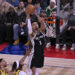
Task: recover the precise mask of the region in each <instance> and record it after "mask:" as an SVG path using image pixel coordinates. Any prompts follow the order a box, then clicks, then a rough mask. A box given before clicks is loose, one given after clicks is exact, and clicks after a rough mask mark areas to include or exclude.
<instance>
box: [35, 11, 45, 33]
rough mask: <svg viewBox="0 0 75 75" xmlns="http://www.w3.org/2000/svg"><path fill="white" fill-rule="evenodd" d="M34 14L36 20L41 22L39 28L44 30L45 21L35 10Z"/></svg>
mask: <svg viewBox="0 0 75 75" xmlns="http://www.w3.org/2000/svg"><path fill="white" fill-rule="evenodd" d="M34 14H35V15H36V17H37V18H38V21H39V22H40V23H41V26H40V30H41V31H42V32H43V31H44V30H45V23H44V21H43V18H41V17H40V16H39V15H38V14H37V13H36V12H35V13H34Z"/></svg>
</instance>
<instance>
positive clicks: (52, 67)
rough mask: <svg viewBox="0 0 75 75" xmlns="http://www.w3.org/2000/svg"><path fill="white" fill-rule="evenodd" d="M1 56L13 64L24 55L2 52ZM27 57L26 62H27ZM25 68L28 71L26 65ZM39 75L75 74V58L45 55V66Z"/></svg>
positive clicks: (9, 66)
mask: <svg viewBox="0 0 75 75" xmlns="http://www.w3.org/2000/svg"><path fill="white" fill-rule="evenodd" d="M0 58H4V59H5V60H6V61H7V63H8V64H12V63H13V62H14V61H15V60H20V58H22V56H18V55H5V54H0ZM27 59H28V58H27ZM27 59H26V60H25V62H24V63H25V64H27ZM8 68H9V69H11V65H8ZM23 70H24V71H25V72H26V71H27V66H26V65H25V66H24V68H23ZM39 75H75V59H63V58H50V57H49V58H47V57H45V63H44V67H43V68H41V69H40V71H39Z"/></svg>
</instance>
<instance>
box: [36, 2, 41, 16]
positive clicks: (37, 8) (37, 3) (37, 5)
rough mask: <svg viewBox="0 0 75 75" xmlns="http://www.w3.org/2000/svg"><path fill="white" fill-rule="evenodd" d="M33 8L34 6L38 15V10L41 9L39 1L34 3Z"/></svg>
mask: <svg viewBox="0 0 75 75" xmlns="http://www.w3.org/2000/svg"><path fill="white" fill-rule="evenodd" d="M35 8H36V12H37V13H38V14H39V15H40V11H41V6H40V2H36V3H35Z"/></svg>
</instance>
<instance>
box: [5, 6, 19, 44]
mask: <svg viewBox="0 0 75 75" xmlns="http://www.w3.org/2000/svg"><path fill="white" fill-rule="evenodd" d="M17 23H18V16H17V13H16V12H15V10H14V9H13V8H12V7H10V8H9V12H8V13H7V14H6V22H5V25H6V40H7V41H9V43H12V42H13V25H14V24H17Z"/></svg>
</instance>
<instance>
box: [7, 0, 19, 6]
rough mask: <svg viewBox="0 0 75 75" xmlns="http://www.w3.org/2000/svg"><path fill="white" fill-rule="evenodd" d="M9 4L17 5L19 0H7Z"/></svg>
mask: <svg viewBox="0 0 75 75" xmlns="http://www.w3.org/2000/svg"><path fill="white" fill-rule="evenodd" d="M7 1H8V2H9V3H10V4H11V5H13V6H15V7H16V6H18V4H19V0H7Z"/></svg>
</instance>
